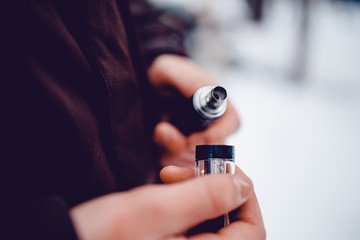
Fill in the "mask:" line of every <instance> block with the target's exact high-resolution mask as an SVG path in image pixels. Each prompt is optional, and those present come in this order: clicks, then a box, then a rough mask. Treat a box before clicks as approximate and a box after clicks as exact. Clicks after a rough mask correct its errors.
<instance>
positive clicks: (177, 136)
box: [153, 122, 188, 153]
mask: <svg viewBox="0 0 360 240" xmlns="http://www.w3.org/2000/svg"><path fill="white" fill-rule="evenodd" d="M153 137H154V141H155V143H156V144H157V145H159V146H160V147H162V148H164V149H165V150H166V151H168V152H172V153H176V152H180V151H183V150H184V149H186V148H187V144H188V143H187V139H186V137H185V136H184V134H182V133H181V132H180V131H179V130H178V129H177V128H176V127H175V126H173V125H172V124H170V123H169V122H160V123H158V124H157V125H156V126H155V129H154V136H153Z"/></svg>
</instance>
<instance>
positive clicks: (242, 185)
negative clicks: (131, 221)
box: [233, 175, 252, 205]
mask: <svg viewBox="0 0 360 240" xmlns="http://www.w3.org/2000/svg"><path fill="white" fill-rule="evenodd" d="M233 181H234V183H235V186H236V188H237V196H238V198H237V204H239V205H241V204H243V203H244V202H245V201H246V200H248V199H249V197H250V195H251V192H252V191H251V186H250V184H249V183H247V182H246V181H245V180H244V179H243V178H242V177H240V176H239V175H235V176H234V177H233Z"/></svg>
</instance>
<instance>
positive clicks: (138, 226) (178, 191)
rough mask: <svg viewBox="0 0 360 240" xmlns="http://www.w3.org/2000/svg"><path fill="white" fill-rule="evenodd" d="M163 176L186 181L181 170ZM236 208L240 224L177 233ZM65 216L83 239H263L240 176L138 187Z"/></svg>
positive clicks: (246, 183)
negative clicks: (191, 233) (189, 234)
mask: <svg viewBox="0 0 360 240" xmlns="http://www.w3.org/2000/svg"><path fill="white" fill-rule="evenodd" d="M169 171H170V172H169ZM185 171H186V170H185ZM188 173H189V172H188ZM166 175H171V176H172V177H170V178H171V179H172V180H174V179H176V178H177V179H178V180H179V179H181V178H182V177H184V176H186V174H184V169H177V168H175V169H174V167H173V168H172V169H171V168H170V169H169V168H168V169H167V170H166V169H165V170H164V171H163V172H162V177H164V176H165V180H166ZM180 175H181V176H182V177H181V176H180ZM189 177H190V174H189ZM168 180H169V178H168ZM241 204H243V207H242V211H241V214H240V215H239V218H241V219H242V220H241V221H239V222H235V223H232V224H230V225H229V226H227V227H225V228H223V229H221V230H220V231H219V232H218V233H216V234H210V233H204V234H200V235H194V236H192V237H190V238H186V237H185V236H184V235H183V234H182V233H183V232H186V230H188V229H190V228H191V227H193V226H195V225H197V224H199V223H200V222H203V221H204V220H206V219H210V218H214V217H217V216H221V215H222V214H224V213H225V212H228V211H231V210H233V209H235V208H237V207H239V206H240V205H241ZM70 216H71V218H72V221H73V223H74V226H75V229H76V232H77V234H78V236H79V238H80V239H83V240H97V239H99V240H100V239H101V240H113V239H122V240H142V239H144V240H170V239H172V240H176V239H177V240H180V239H181V240H184V239H192V240H201V239H204V240H205V239H206V240H209V239H219V240H220V239H223V240H226V239H235V237H236V238H239V237H241V239H259V240H260V239H265V233H264V228H263V225H262V220H261V213H260V210H259V208H258V205H257V201H256V197H255V194H254V193H253V188H252V185H251V182H250V180H249V179H248V178H247V177H246V176H244V175H236V176H234V175H226V174H224V175H211V176H210V175H209V176H205V177H201V178H195V179H191V180H187V181H184V182H181V183H175V184H171V185H150V186H149V185H148V186H143V187H138V188H136V189H133V190H131V191H128V192H124V193H114V194H110V195H106V196H103V197H99V198H96V199H94V200H91V201H88V202H85V203H83V204H81V205H78V206H76V207H74V208H73V209H71V211H70Z"/></svg>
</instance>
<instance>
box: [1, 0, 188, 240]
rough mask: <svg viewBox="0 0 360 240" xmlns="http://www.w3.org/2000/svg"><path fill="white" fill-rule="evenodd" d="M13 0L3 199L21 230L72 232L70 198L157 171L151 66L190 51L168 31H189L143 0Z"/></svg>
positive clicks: (27, 233)
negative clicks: (163, 19)
mask: <svg viewBox="0 0 360 240" xmlns="http://www.w3.org/2000/svg"><path fill="white" fill-rule="evenodd" d="M10 2H11V1H10ZM14 2H15V3H10V4H12V5H13V6H10V4H8V5H5V7H4V8H3V10H5V11H7V15H6V16H7V20H8V23H6V24H7V26H6V27H5V34H4V36H5V40H4V42H2V44H1V45H2V47H4V51H3V55H2V58H3V60H5V61H6V64H5V65H3V66H4V68H5V69H3V70H4V71H5V74H2V76H3V78H2V80H1V81H2V84H1V86H2V90H3V91H4V92H5V93H4V94H3V96H5V99H6V101H5V102H4V103H5V106H4V108H2V109H3V112H2V124H1V125H2V127H4V130H2V136H1V138H2V140H3V141H4V142H6V144H5V145H3V148H4V149H3V150H2V159H1V164H2V170H4V171H5V172H6V174H5V175H4V176H5V179H7V180H6V182H5V184H4V187H3V188H2V189H3V193H2V196H3V201H4V204H2V206H3V207H4V208H7V210H9V211H7V212H8V213H10V214H8V215H5V216H7V218H8V219H6V221H7V222H8V223H9V227H10V228H9V229H12V228H11V227H15V228H13V229H12V230H13V231H14V232H13V234H14V235H12V236H13V237H15V236H18V238H22V239H42V238H43V239H70V238H72V237H75V235H74V232H73V230H72V228H71V222H70V221H69V218H68V216H67V209H68V208H69V207H71V206H73V205H76V204H78V203H80V202H83V201H86V200H89V199H91V198H94V197H97V196H100V195H103V194H106V193H110V192H114V191H123V190H128V189H130V188H133V187H135V186H138V185H141V184H146V183H149V182H153V181H154V180H155V179H156V175H157V171H158V163H157V161H156V159H155V158H154V157H153V151H152V143H151V140H150V139H151V131H152V126H153V123H154V121H153V120H154V119H152V114H151V112H152V107H153V106H152V105H151V100H149V99H151V94H152V93H151V89H150V87H149V85H148V82H147V79H146V74H145V73H146V71H145V70H146V65H147V64H149V63H150V62H151V61H152V59H154V58H155V57H156V56H157V55H159V54H161V53H166V52H168V53H177V54H183V49H182V44H181V41H178V42H174V41H171V42H169V41H168V40H169V39H174V36H175V37H178V38H179V39H181V34H180V33H179V32H177V31H174V29H171V28H168V27H165V26H163V25H161V24H159V22H157V20H156V18H154V17H156V16H154V15H151V13H150V11H148V10H146V9H145V8H143V6H142V5H140V4H139V3H134V5H133V7H134V8H133V12H135V13H136V15H135V16H133V15H131V12H130V11H129V6H128V3H127V1H123V0H79V1H77V0H75V1H74V0H35V1H34V0H29V1H14ZM133 18H135V19H138V20H139V21H140V22H141V26H140V28H139V29H138V31H137V33H136V30H135V28H134V23H133V21H132V20H133ZM135 24H136V23H135ZM149 28H151V30H149ZM149 32H152V33H153V34H149ZM136 34H139V35H140V36H142V38H140V39H138V38H136ZM169 36H172V37H169ZM139 42H140V45H139ZM142 56H146V58H143V57H142ZM3 141H2V142H3ZM15 233H16V234H18V235H16V234H15Z"/></svg>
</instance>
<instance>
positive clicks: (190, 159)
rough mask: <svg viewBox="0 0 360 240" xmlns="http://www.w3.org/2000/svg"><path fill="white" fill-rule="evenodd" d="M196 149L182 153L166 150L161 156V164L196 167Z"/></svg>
mask: <svg viewBox="0 0 360 240" xmlns="http://www.w3.org/2000/svg"><path fill="white" fill-rule="evenodd" d="M194 156H195V151H192V150H188V151H184V152H181V153H171V152H165V153H163V155H162V156H161V159H160V164H161V166H162V167H166V166H170V165H174V166H178V167H186V168H194V165H195V161H194Z"/></svg>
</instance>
